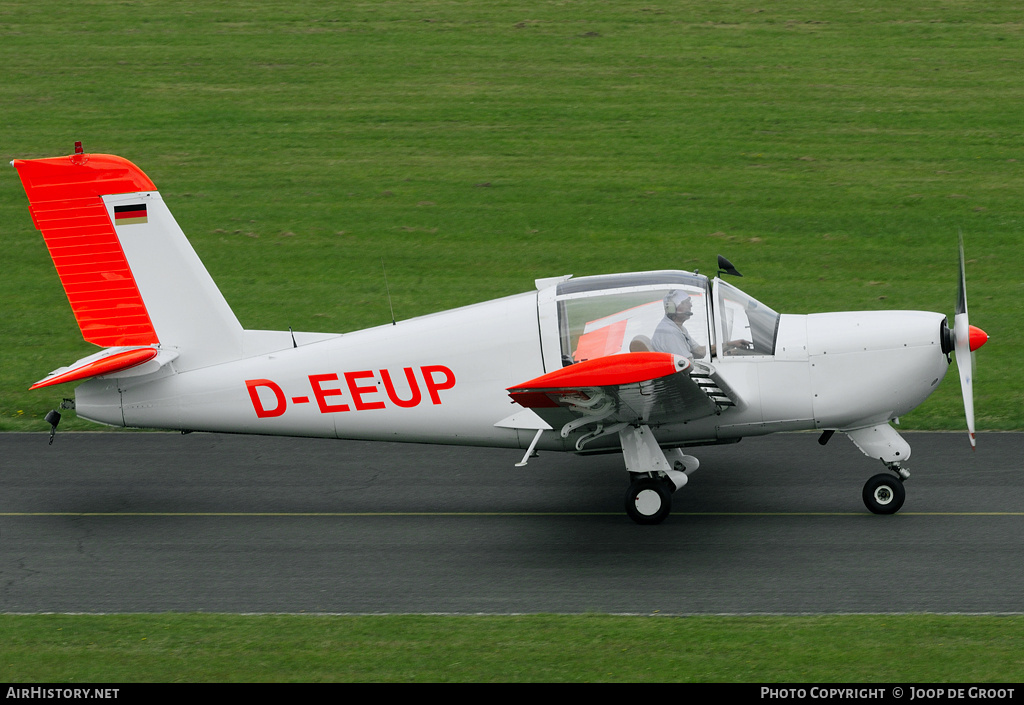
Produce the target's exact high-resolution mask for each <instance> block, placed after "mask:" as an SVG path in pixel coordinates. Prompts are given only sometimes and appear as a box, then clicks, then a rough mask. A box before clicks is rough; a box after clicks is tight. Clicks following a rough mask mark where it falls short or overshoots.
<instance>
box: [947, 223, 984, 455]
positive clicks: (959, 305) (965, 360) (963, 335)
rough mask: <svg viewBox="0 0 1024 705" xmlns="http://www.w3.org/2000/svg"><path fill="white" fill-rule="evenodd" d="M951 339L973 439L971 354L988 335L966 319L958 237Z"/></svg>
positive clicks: (964, 278) (964, 289) (961, 256)
mask: <svg viewBox="0 0 1024 705" xmlns="http://www.w3.org/2000/svg"><path fill="white" fill-rule="evenodd" d="M953 339H954V350H955V352H956V366H957V369H958V370H959V371H960V390H961V391H962V392H963V396H964V414H966V416H967V432H968V434H970V437H971V448H974V447H975V438H974V360H973V359H972V357H971V353H972V352H974V351H975V350H977V349H978V348H980V347H981V346H982V345H984V344H985V341H987V340H988V334H987V333H985V331H983V330H982V329H981V328H978V327H977V326H972V325H971V324H970V322H969V321H968V319H967V279H966V275H965V274H964V238H963V236H962V235H961V236H960V291H959V293H958V295H957V300H956V315H955V316H954V318H953Z"/></svg>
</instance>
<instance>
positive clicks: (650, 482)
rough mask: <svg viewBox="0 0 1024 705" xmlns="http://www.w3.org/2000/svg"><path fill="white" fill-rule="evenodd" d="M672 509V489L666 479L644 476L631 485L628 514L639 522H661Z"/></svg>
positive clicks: (628, 497)
mask: <svg viewBox="0 0 1024 705" xmlns="http://www.w3.org/2000/svg"><path fill="white" fill-rule="evenodd" d="M671 511H672V491H671V490H670V489H669V485H668V483H667V482H665V481H664V480H660V479H656V478H653V477H642V478H640V479H639V480H636V481H634V482H632V483H631V484H630V485H629V490H628V491H627V492H626V514H628V515H629V518H630V519H632V520H633V521H635V522H636V523H637V524H660V523H661V522H663V521H664V520H665V517H667V516H668V515H669V513H670V512H671Z"/></svg>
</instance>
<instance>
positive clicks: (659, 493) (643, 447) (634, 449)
mask: <svg viewBox="0 0 1024 705" xmlns="http://www.w3.org/2000/svg"><path fill="white" fill-rule="evenodd" d="M619 441H620V442H621V443H622V456H623V459H624V460H625V461H626V470H627V471H629V476H630V482H629V489H628V490H627V491H626V501H625V506H626V514H627V515H628V516H629V518H630V519H632V520H633V521H635V522H636V523H637V524H660V523H661V522H662V521H664V520H665V517H667V516H668V515H669V514H670V513H671V511H672V493H673V492H675V491H676V490H678V489H680V488H681V487H682V486H683V485H685V484H686V481H687V476H688V475H689V474H690V473H692V472H693V471H694V470H696V469H697V468H698V467H700V461H698V460H697V459H696V458H694V457H693V456H692V455H684V454H683V452H682V451H681V450H679V449H678V448H675V449H673V450H669V451H664V450H662V449H661V447H660V446H659V445H658V442H657V441H656V440H655V438H654V434H652V433H651V429H650V428H648V427H647V426H639V427H636V426H628V427H626V428H624V429H622V430H620V431H619Z"/></svg>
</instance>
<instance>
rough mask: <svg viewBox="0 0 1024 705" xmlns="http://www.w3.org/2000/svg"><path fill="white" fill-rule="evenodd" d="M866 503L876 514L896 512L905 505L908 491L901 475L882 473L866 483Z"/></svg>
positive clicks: (864, 494) (864, 492)
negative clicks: (904, 486)
mask: <svg viewBox="0 0 1024 705" xmlns="http://www.w3.org/2000/svg"><path fill="white" fill-rule="evenodd" d="M861 496H862V497H863V498H864V505H865V506H866V507H867V508H868V509H869V510H870V511H871V512H873V513H875V514H895V513H896V512H898V511H899V510H900V507H902V506H903V501H904V500H905V499H906V498H907V491H906V490H905V489H904V488H903V480H902V479H901V478H899V477H895V476H893V475H889V474H888V473H880V474H878V475H875V476H874V477H872V478H871V479H870V480H868V481H867V482H866V483H864V491H863V492H862V493H861Z"/></svg>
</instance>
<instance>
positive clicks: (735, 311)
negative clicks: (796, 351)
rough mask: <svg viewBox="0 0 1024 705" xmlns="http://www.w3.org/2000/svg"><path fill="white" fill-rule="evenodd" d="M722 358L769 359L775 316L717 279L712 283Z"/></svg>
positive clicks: (773, 346) (776, 318)
mask: <svg viewBox="0 0 1024 705" xmlns="http://www.w3.org/2000/svg"><path fill="white" fill-rule="evenodd" d="M715 291H716V293H717V295H718V316H719V317H720V319H721V333H722V339H723V341H724V342H723V345H722V355H724V356H727V357H728V356H732V355H773V354H775V339H776V336H777V335H778V332H779V314H778V313H776V312H775V311H773V310H771V309H770V308H768V307H767V306H765V305H764V304H763V303H761V302H760V301H758V300H757V299H755V298H753V297H751V296H748V295H747V294H744V293H743V292H742V291H740V290H739V289H737V288H736V287H734V286H731V285H729V284H726V283H725V282H723V281H722V280H720V279H716V280H715Z"/></svg>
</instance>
